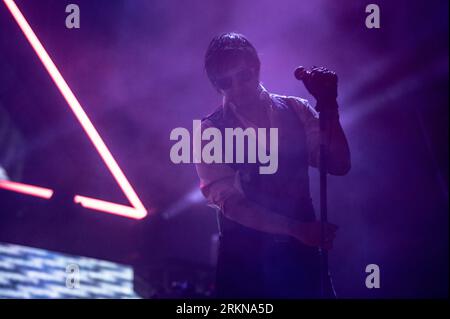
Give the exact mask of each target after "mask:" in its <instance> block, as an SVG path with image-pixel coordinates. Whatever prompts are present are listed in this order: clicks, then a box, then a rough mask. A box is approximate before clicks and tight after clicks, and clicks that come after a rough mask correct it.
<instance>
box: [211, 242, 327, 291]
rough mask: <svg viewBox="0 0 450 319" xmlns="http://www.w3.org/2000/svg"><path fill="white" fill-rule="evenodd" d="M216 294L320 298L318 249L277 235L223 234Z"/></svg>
mask: <svg viewBox="0 0 450 319" xmlns="http://www.w3.org/2000/svg"><path fill="white" fill-rule="evenodd" d="M329 288H330V291H329V292H328V293H329V296H330V297H334V292H333V291H332V290H333V289H332V285H331V281H330V282H329ZM216 297H217V298H275V299H317V298H320V297H321V294H320V255H319V251H318V249H316V248H311V247H307V246H305V245H302V244H301V243H300V242H298V241H296V240H294V239H289V238H280V237H276V236H262V237H260V238H250V237H248V236H239V235H236V234H233V235H229V236H221V241H220V248H219V257H218V262H217V275H216Z"/></svg>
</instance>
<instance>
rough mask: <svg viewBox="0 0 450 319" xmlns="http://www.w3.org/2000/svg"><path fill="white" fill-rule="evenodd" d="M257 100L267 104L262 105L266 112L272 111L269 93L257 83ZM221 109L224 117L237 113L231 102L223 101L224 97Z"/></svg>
mask: <svg viewBox="0 0 450 319" xmlns="http://www.w3.org/2000/svg"><path fill="white" fill-rule="evenodd" d="M258 90H259V99H260V100H261V101H266V102H267V103H264V105H265V106H267V108H268V110H271V109H272V98H271V96H270V93H269V91H267V89H266V88H265V87H264V86H263V85H262V84H261V83H259V87H258ZM223 108H224V112H225V114H224V115H225V116H228V115H230V113H231V114H236V113H238V111H237V109H236V105H235V104H234V103H233V102H229V101H227V100H226V99H225V97H223Z"/></svg>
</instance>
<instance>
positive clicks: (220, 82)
mask: <svg viewBox="0 0 450 319" xmlns="http://www.w3.org/2000/svg"><path fill="white" fill-rule="evenodd" d="M233 77H234V78H235V79H237V80H238V81H239V83H246V82H248V81H250V80H251V79H252V78H253V70H252V69H250V68H245V69H243V70H241V71H239V72H237V73H236V74H234V76H225V77H222V78H217V79H215V80H214V84H215V86H216V87H217V88H219V89H221V90H228V89H229V88H231V86H232V85H233Z"/></svg>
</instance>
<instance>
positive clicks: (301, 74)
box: [294, 66, 311, 81]
mask: <svg viewBox="0 0 450 319" xmlns="http://www.w3.org/2000/svg"><path fill="white" fill-rule="evenodd" d="M310 75H311V71H308V70H306V69H305V67H303V66H299V67H298V68H296V69H295V71H294V76H295V78H296V79H297V80H299V81H304V80H306V79H307V78H308V77H309V76H310Z"/></svg>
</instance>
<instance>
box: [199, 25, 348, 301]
mask: <svg viewBox="0 0 450 319" xmlns="http://www.w3.org/2000/svg"><path fill="white" fill-rule="evenodd" d="M205 69H206V74H207V76H208V78H209V80H210V81H211V83H212V85H213V87H214V88H215V90H216V91H217V92H218V93H219V94H220V95H221V96H222V98H223V102H222V104H221V105H220V106H219V107H218V108H217V109H216V110H215V111H214V112H213V113H211V114H210V115H209V116H207V117H205V118H204V119H203V120H202V125H201V130H205V129H206V128H209V127H215V128H217V129H219V130H220V131H221V132H222V133H223V132H224V131H225V129H226V128H237V127H241V128H244V129H245V128H248V127H253V128H277V129H278V170H277V172H276V173H275V174H271V175H267V174H266V175H264V174H260V173H259V171H258V167H259V165H260V164H259V163H249V162H246V163H211V164H207V163H198V164H196V169H197V173H198V176H199V178H200V189H201V191H202V193H203V195H204V196H205V197H206V198H207V200H208V201H209V203H210V204H211V205H212V206H213V207H215V208H216V209H217V214H218V222H219V230H220V246H219V256H218V261H217V276H216V297H217V298H290V299H293V298H295V299H299V298H319V297H320V296H321V295H320V273H319V272H320V270H319V269H320V267H319V262H320V260H319V246H320V245H321V223H320V222H319V221H317V220H316V216H315V211H314V208H313V204H312V200H311V196H310V189H309V175H308V168H309V166H312V167H316V168H317V167H318V165H319V149H320V147H319V146H320V138H319V137H320V128H319V119H318V114H319V113H318V112H320V114H322V113H323V114H326V115H327V119H328V122H329V125H328V127H327V134H326V136H327V137H328V138H327V139H326V140H325V141H324V142H325V143H326V146H327V150H328V156H327V158H328V163H327V169H328V170H327V172H328V173H329V174H332V175H345V174H347V173H348V171H349V170H350V151H349V147H348V143H347V139H346V137H345V134H344V131H343V130H342V127H341V125H340V122H339V113H338V103H337V101H336V99H337V76H336V74H335V73H334V72H331V71H329V70H327V69H325V68H318V67H314V68H313V69H311V70H306V69H304V68H303V69H297V70H296V72H295V76H296V77H297V78H298V79H300V80H302V81H303V83H304V84H305V86H306V88H307V89H308V91H309V92H310V93H311V94H312V95H313V96H314V97H315V99H316V101H317V104H316V107H315V108H313V107H312V106H311V105H310V104H309V103H308V101H307V100H305V99H302V98H299V97H294V96H285V95H279V94H274V93H269V92H268V91H267V90H266V89H265V88H264V87H263V85H262V84H261V83H260V78H259V74H260V60H259V58H258V54H257V52H256V50H255V48H254V47H253V45H252V44H251V43H250V42H249V41H248V39H247V38H246V37H245V36H243V35H241V34H237V33H225V34H222V35H219V36H216V37H215V38H214V39H213V40H212V41H211V43H210V44H209V47H208V49H207V51H206V55H205ZM222 135H224V134H222ZM222 144H223V143H222ZM324 229H325V231H324V238H325V242H324V244H323V246H322V248H323V249H326V250H330V249H331V248H332V247H333V240H334V238H335V236H336V231H337V226H336V225H334V224H332V223H327V224H326V225H325V227H324ZM328 278H329V283H328V285H327V286H328V289H327V296H328V297H329V298H334V297H335V293H334V289H333V286H332V283H331V278H330V277H329V276H328Z"/></svg>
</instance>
